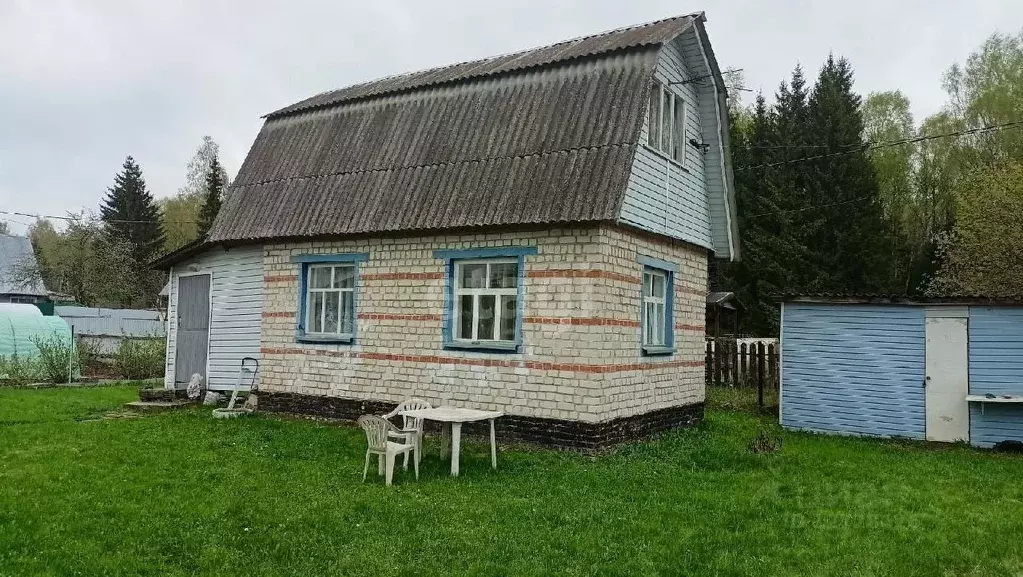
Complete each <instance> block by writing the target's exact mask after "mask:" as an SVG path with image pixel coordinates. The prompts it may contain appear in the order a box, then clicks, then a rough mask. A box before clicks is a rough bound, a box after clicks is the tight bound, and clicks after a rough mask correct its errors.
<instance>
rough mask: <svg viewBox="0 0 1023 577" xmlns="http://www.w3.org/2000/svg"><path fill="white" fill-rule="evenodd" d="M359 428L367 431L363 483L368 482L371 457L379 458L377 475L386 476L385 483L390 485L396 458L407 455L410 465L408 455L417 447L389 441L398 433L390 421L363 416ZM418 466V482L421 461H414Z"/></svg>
mask: <svg viewBox="0 0 1023 577" xmlns="http://www.w3.org/2000/svg"><path fill="white" fill-rule="evenodd" d="M359 426H360V427H362V430H364V431H366V443H367V444H368V446H367V448H366V465H365V466H364V467H363V468H362V481H363V482H366V473H367V472H369V456H370V455H376V456H377V474H378V475H384V479H385V482H386V483H387V484H388V485H390V484H391V479H392V478H394V458H395V457H396V456H398V455H401V454H402V453H404V454H405V458H406V461H405V462H406V463H408V460H407V459H408V454H409V453H410V452H412V451H413V450H415V445H411V444H403V443H395V442H393V441H389V440H387V438H388V436H389V435H390V434H391V433H396V432H398V428H397V427H395V426H394V425H393V424H392V423H391V422H390V421H388V420H387V419H384V418H382V417H377V416H375V415H363V416H361V417H359ZM413 461H415V466H416V480H418V479H419V461H418V460H416V459H413Z"/></svg>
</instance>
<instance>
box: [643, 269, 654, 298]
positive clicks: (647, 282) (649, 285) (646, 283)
mask: <svg viewBox="0 0 1023 577" xmlns="http://www.w3.org/2000/svg"><path fill="white" fill-rule="evenodd" d="M653 276H654V275H652V274H650V273H648V272H645V273H643V296H645V297H648V296H652V295H653V293H652V292H651V291H652V290H653V282H652V280H651V279H652V277H653Z"/></svg>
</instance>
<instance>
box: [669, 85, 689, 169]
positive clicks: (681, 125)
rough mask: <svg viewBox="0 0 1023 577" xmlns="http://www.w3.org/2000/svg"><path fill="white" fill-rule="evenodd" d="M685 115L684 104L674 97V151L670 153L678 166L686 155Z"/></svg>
mask: <svg viewBox="0 0 1023 577" xmlns="http://www.w3.org/2000/svg"><path fill="white" fill-rule="evenodd" d="M685 121H686V115H685V104H684V103H683V102H682V98H681V97H679V96H675V118H674V123H675V128H674V132H673V134H674V136H675V138H674V141H675V149H674V150H673V151H672V158H674V159H675V160H677V161H678V162H679V163H680V164H681V163H682V160H683V158H684V157H685V154H686V127H685Z"/></svg>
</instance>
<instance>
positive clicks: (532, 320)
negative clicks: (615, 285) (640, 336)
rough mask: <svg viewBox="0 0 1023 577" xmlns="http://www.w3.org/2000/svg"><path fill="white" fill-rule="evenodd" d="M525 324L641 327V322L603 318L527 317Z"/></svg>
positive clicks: (524, 319) (524, 320)
mask: <svg viewBox="0 0 1023 577" xmlns="http://www.w3.org/2000/svg"><path fill="white" fill-rule="evenodd" d="M522 321H523V322H525V323H529V324H536V325H578V326H584V327H596V326H612V327H631V328H637V327H639V324H640V323H639V321H632V320H621V319H607V318H601V317H581V318H580V317H525V318H523V319H522Z"/></svg>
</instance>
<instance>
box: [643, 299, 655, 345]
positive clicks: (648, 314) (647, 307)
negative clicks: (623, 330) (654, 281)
mask: <svg viewBox="0 0 1023 577" xmlns="http://www.w3.org/2000/svg"><path fill="white" fill-rule="evenodd" d="M643 322H644V326H643V344H645V345H650V344H653V334H654V305H653V303H645V304H644V305H643Z"/></svg>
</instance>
